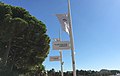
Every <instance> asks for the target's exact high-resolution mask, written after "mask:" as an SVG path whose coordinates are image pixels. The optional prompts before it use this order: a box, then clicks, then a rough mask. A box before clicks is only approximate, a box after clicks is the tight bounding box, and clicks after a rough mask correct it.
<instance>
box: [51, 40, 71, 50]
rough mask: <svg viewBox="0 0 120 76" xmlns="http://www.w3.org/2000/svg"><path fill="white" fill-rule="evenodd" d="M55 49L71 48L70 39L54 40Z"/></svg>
mask: <svg viewBox="0 0 120 76" xmlns="http://www.w3.org/2000/svg"><path fill="white" fill-rule="evenodd" d="M52 47H53V50H69V49H70V42H69V41H54V42H53V43H52Z"/></svg>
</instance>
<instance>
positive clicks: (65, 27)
mask: <svg viewBox="0 0 120 76" xmlns="http://www.w3.org/2000/svg"><path fill="white" fill-rule="evenodd" d="M56 16H57V18H58V20H59V21H60V23H61V26H62V29H63V30H64V31H65V32H67V33H68V34H70V26H69V20H68V15H67V14H56Z"/></svg>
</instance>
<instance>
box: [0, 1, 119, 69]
mask: <svg viewBox="0 0 120 76" xmlns="http://www.w3.org/2000/svg"><path fill="white" fill-rule="evenodd" d="M0 1H3V2H5V3H7V4H11V5H14V6H20V7H23V8H25V9H26V10H28V11H29V12H30V14H32V15H33V16H35V17H36V18H37V19H39V20H41V21H43V22H44V23H45V24H46V26H47V34H48V35H49V36H50V38H51V41H52V39H53V38H58V37H59V29H60V28H61V27H60V23H59V21H58V19H57V18H56V16H55V14H61V13H67V0H0ZM71 14H72V21H73V22H72V23H73V26H72V27H73V34H74V44H75V52H76V54H75V60H76V69H83V70H100V69H118V70H120V0H71ZM61 36H62V40H69V36H68V35H67V33H65V32H64V31H63V32H62V34H61ZM50 46H51V48H50V53H49V55H48V57H47V59H46V60H45V62H44V65H45V66H46V69H47V70H49V69H52V68H55V70H56V71H57V70H60V63H59V62H50V61H49V56H56V55H59V51H55V50H54V51H53V50H52V44H51V43H50ZM63 61H64V71H67V70H72V64H71V51H70V50H63Z"/></svg>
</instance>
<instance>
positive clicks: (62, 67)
mask: <svg viewBox="0 0 120 76" xmlns="http://www.w3.org/2000/svg"><path fill="white" fill-rule="evenodd" d="M59 41H61V31H59ZM59 52H60V63H61V76H63V61H62V50H59Z"/></svg>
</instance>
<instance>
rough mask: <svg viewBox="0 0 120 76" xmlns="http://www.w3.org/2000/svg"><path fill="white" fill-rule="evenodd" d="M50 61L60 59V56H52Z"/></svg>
mask: <svg viewBox="0 0 120 76" xmlns="http://www.w3.org/2000/svg"><path fill="white" fill-rule="evenodd" d="M50 61H60V56H50Z"/></svg>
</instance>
